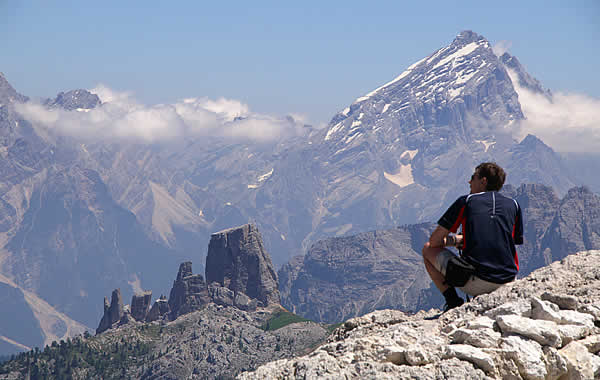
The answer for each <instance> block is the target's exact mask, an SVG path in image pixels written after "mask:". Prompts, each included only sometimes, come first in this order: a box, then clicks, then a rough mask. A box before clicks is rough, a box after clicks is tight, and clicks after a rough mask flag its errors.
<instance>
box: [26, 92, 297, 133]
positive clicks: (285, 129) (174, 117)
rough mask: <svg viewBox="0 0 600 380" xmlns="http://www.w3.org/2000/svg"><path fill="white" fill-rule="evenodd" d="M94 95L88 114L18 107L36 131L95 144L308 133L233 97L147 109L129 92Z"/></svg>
mask: <svg viewBox="0 0 600 380" xmlns="http://www.w3.org/2000/svg"><path fill="white" fill-rule="evenodd" d="M90 92H92V93H94V94H97V95H98V97H99V98H100V100H101V101H102V104H101V105H100V106H98V107H96V108H94V109H90V110H87V109H86V110H83V109H78V110H76V111H67V110H64V109H61V108H48V107H46V106H44V105H42V104H40V103H35V102H27V103H23V104H19V105H17V106H16V109H17V112H19V114H20V115H21V116H22V117H23V118H24V119H26V120H28V121H29V122H31V123H33V124H34V125H35V126H36V127H42V128H46V129H48V130H49V131H52V132H54V133H58V134H64V135H69V136H74V137H78V138H82V139H93V140H111V139H118V140H129V141H137V142H142V143H156V142H163V141H172V140H177V139H183V138H199V137H204V136H215V137H223V138H231V139H244V140H247V139H250V140H253V141H256V142H269V141H274V140H278V139H280V138H285V137H291V136H297V135H302V134H304V133H306V128H304V127H303V125H304V124H303V123H302V121H301V120H297V119H295V118H292V117H276V116H272V115H265V114H257V113H253V112H251V111H250V108H249V106H248V105H247V104H244V103H242V102H240V101H238V100H234V99H226V98H219V99H216V100H213V99H209V98H206V97H202V98H187V99H183V100H181V101H178V102H176V103H173V104H156V105H152V106H147V105H143V104H141V103H139V102H138V101H137V100H136V99H135V98H134V97H133V95H132V94H131V93H128V92H118V91H114V90H112V89H110V88H108V87H107V86H104V85H98V86H97V87H96V88H94V89H92V90H90Z"/></svg>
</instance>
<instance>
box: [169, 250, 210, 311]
mask: <svg viewBox="0 0 600 380" xmlns="http://www.w3.org/2000/svg"><path fill="white" fill-rule="evenodd" d="M207 302H209V297H208V289H207V287H206V283H205V282H204V278H203V277H202V275H201V274H193V273H192V262H191V261H187V262H184V263H181V265H180V266H179V271H178V272H177V279H176V280H175V281H174V282H173V288H171V293H170V294H169V308H170V312H171V318H172V319H175V318H177V317H178V316H180V315H182V314H185V313H189V312H191V311H194V310H197V309H199V308H200V307H201V306H202V305H204V304H206V303H207Z"/></svg>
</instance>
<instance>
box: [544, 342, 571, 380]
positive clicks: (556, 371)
mask: <svg viewBox="0 0 600 380" xmlns="http://www.w3.org/2000/svg"><path fill="white" fill-rule="evenodd" d="M543 351H544V360H545V361H546V368H547V370H548V373H547V374H546V379H547V380H557V379H559V378H560V377H561V376H563V375H565V374H566V373H567V371H568V368H567V361H566V360H565V359H564V358H563V357H562V356H561V355H560V354H559V353H558V350H557V349H556V348H554V347H549V346H546V347H544V349H543Z"/></svg>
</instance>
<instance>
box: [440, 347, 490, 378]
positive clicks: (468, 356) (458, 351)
mask: <svg viewBox="0 0 600 380" xmlns="http://www.w3.org/2000/svg"><path fill="white" fill-rule="evenodd" d="M444 357H445V358H446V359H449V358H458V359H461V360H466V361H468V362H470V363H473V364H475V365H476V366H477V367H479V368H481V369H482V370H484V371H485V372H486V373H489V374H494V373H495V372H496V365H495V363H494V359H493V358H492V356H491V355H489V354H487V353H485V352H484V351H483V350H481V349H479V348H477V347H473V346H469V345H467V344H451V345H449V346H447V347H446V351H445V353H444Z"/></svg>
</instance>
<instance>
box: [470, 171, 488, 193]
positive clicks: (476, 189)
mask: <svg viewBox="0 0 600 380" xmlns="http://www.w3.org/2000/svg"><path fill="white" fill-rule="evenodd" d="M486 184H487V178H485V177H480V176H479V174H478V173H477V171H475V173H473V175H472V176H471V180H470V181H469V185H470V187H471V194H475V193H481V192H483V191H485V187H486Z"/></svg>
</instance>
